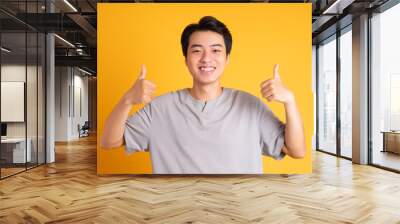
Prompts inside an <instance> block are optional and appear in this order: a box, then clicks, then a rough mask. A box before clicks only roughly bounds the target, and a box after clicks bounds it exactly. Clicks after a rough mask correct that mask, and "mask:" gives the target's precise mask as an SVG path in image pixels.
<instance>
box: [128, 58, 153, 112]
mask: <svg viewBox="0 0 400 224" xmlns="http://www.w3.org/2000/svg"><path fill="white" fill-rule="evenodd" d="M146 74H147V70H146V66H145V65H142V69H141V71H140V74H139V77H138V79H137V80H136V81H135V83H134V84H133V86H132V87H131V88H130V89H129V90H128V92H126V93H125V95H124V96H123V97H122V102H123V103H125V104H129V105H136V104H141V103H144V104H147V103H150V102H151V101H152V100H153V98H154V97H153V93H154V92H155V89H156V85H154V83H152V82H150V81H149V80H146Z"/></svg>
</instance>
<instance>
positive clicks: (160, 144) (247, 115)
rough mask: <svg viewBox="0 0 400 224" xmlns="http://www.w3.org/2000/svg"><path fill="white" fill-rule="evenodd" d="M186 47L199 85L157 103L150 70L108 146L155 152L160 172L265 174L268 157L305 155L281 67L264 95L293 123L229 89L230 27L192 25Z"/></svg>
mask: <svg viewBox="0 0 400 224" xmlns="http://www.w3.org/2000/svg"><path fill="white" fill-rule="evenodd" d="M181 44H182V51H183V54H184V56H185V61H186V65H187V67H188V69H189V72H190V74H191V75H192V78H193V86H192V88H188V89H182V90H178V91H176V92H171V93H168V94H165V95H162V96H159V97H157V98H155V99H153V93H154V90H155V88H156V87H155V85H154V84H153V83H151V82H150V81H148V80H146V68H145V67H144V66H142V69H141V72H140V75H139V77H138V79H137V80H136V82H135V83H134V85H133V86H132V87H131V88H130V89H129V90H128V92H126V94H125V95H124V96H123V97H122V98H121V100H120V101H119V103H118V104H117V105H116V106H115V108H114V110H113V111H112V113H111V114H110V116H109V117H108V119H107V121H106V123H105V126H104V132H103V136H102V140H101V146H102V147H103V148H115V147H120V146H121V145H123V144H125V147H126V150H127V151H128V152H135V151H144V150H149V151H150V155H151V160H152V167H153V172H154V173H156V174H181V173H186V174H204V173H207V174H221V173H224V174H226V173H229V174H261V173H263V170H262V159H261V158H262V156H261V155H262V154H264V155H267V156H270V157H273V158H275V159H282V158H283V157H284V156H285V154H286V155H289V156H291V157H293V158H302V157H304V155H305V151H306V149H305V139H304V132H303V124H302V120H301V117H300V114H299V112H298V109H297V106H296V103H295V97H294V95H293V93H292V92H291V91H289V90H288V89H287V88H286V87H285V86H284V85H283V84H282V82H281V80H280V78H279V74H278V65H275V67H274V70H273V72H274V74H273V78H272V79H269V80H266V81H264V82H262V83H261V93H262V95H263V97H264V98H266V99H267V100H268V101H278V102H281V103H283V104H284V106H285V111H286V125H284V124H283V123H282V122H280V121H279V120H278V119H277V118H276V117H275V116H274V115H273V113H272V112H271V110H270V109H269V108H268V107H267V105H265V104H264V103H263V102H262V101H261V100H260V99H259V98H257V97H255V96H252V95H250V94H248V93H246V92H243V91H239V90H234V89H230V88H225V87H222V86H221V82H220V78H221V75H222V73H223V71H224V68H225V66H226V65H227V63H228V60H229V54H230V51H231V47H232V37H231V34H230V32H229V30H228V29H227V28H226V26H225V25H224V24H223V23H221V22H220V21H218V20H217V19H215V18H214V17H211V16H206V17H203V18H202V19H201V20H200V21H199V23H198V24H191V25H188V26H187V27H186V28H185V30H184V31H183V33H182V36H181ZM140 103H145V104H146V106H145V107H144V108H143V109H141V110H140V111H138V112H137V113H136V114H134V115H133V116H131V117H129V118H128V113H129V111H130V110H131V107H132V106H133V105H135V104H140Z"/></svg>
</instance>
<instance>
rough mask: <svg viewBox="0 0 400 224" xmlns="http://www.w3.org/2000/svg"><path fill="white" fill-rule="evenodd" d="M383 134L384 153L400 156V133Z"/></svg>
mask: <svg viewBox="0 0 400 224" xmlns="http://www.w3.org/2000/svg"><path fill="white" fill-rule="evenodd" d="M381 133H383V150H382V152H393V153H397V154H400V131H382V132H381Z"/></svg>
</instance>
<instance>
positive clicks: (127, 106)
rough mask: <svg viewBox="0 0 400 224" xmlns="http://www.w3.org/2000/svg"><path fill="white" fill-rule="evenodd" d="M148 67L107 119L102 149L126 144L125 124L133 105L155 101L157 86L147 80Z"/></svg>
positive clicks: (102, 138) (141, 72) (143, 67)
mask: <svg viewBox="0 0 400 224" xmlns="http://www.w3.org/2000/svg"><path fill="white" fill-rule="evenodd" d="M145 78H146V67H145V66H144V65H143V66H142V70H141V71H140V75H139V78H138V79H137V80H136V82H135V83H134V84H133V86H132V87H131V88H130V89H129V90H128V91H127V92H126V93H125V94H124V96H123V97H122V98H121V99H120V101H119V102H118V104H117V105H116V106H115V107H114V109H113V111H112V112H111V114H110V115H109V117H108V118H107V120H106V122H105V125H104V129H103V135H102V137H101V142H100V146H101V147H102V148H106V149H108V148H117V147H120V146H122V145H123V144H124V130H125V122H126V120H127V119H128V115H129V111H130V110H131V108H132V106H133V105H136V104H140V103H149V102H150V101H151V100H152V99H153V93H154V91H155V85H154V84H153V83H152V82H150V81H148V80H146V79H145Z"/></svg>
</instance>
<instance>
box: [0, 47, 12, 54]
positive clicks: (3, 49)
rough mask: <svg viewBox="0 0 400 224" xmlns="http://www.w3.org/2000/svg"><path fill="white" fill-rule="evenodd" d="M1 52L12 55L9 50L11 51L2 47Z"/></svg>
mask: <svg viewBox="0 0 400 224" xmlns="http://www.w3.org/2000/svg"><path fill="white" fill-rule="evenodd" d="M1 51H4V52H6V53H10V52H11V50H9V49H7V48H5V47H1Z"/></svg>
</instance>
